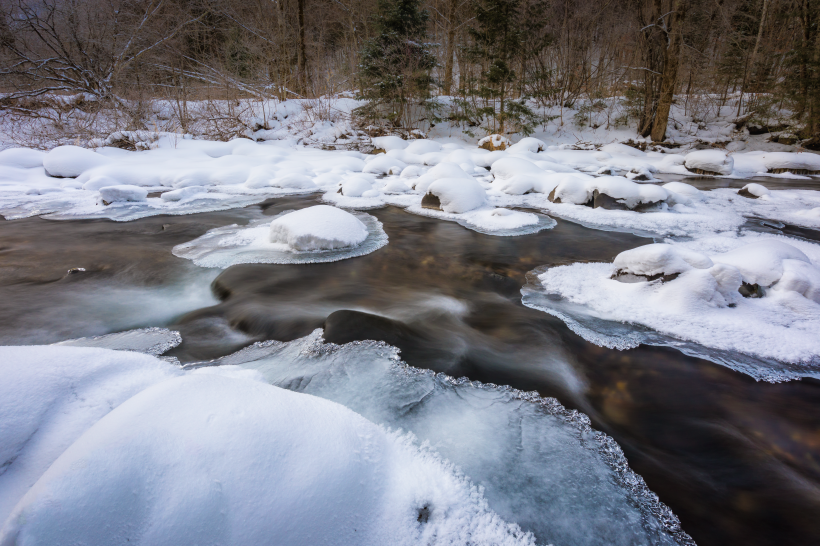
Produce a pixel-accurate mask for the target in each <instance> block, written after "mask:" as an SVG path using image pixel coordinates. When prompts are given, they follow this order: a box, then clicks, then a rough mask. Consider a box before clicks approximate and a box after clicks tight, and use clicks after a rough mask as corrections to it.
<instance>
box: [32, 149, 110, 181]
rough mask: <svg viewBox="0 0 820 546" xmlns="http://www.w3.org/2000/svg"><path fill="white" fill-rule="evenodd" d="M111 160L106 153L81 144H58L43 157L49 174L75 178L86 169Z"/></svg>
mask: <svg viewBox="0 0 820 546" xmlns="http://www.w3.org/2000/svg"><path fill="white" fill-rule="evenodd" d="M110 162H111V160H110V159H109V158H107V157H105V156H104V155H100V154H97V153H94V152H92V151H91V150H87V149H85V148H80V147H79V146H58V147H57V148H54V149H53V150H51V151H50V152H48V153H47V154H46V156H45V158H43V167H45V169H46V173H47V174H48V175H49V176H55V177H60V178H75V177H77V176H80V175H81V174H82V173H83V172H84V171H87V170H89V169H92V168H94V167H99V166H101V165H105V164H107V163H110Z"/></svg>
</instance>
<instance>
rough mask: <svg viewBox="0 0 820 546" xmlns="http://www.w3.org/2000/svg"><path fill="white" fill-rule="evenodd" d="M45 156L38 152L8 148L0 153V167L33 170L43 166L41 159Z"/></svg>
mask: <svg viewBox="0 0 820 546" xmlns="http://www.w3.org/2000/svg"><path fill="white" fill-rule="evenodd" d="M45 156H46V154H45V153H43V152H41V151H39V150H32V149H29V148H9V149H7V150H2V151H0V165H4V166H6V167H18V168H21V169H34V168H36V167H42V166H43V159H45Z"/></svg>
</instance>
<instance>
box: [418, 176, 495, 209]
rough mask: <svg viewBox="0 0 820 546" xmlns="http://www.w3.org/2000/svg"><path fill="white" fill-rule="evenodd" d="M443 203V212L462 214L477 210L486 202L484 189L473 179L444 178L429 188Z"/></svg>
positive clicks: (428, 191) (428, 190) (429, 191)
mask: <svg viewBox="0 0 820 546" xmlns="http://www.w3.org/2000/svg"><path fill="white" fill-rule="evenodd" d="M427 193H428V194H432V195H435V196H436V197H438V198H439V201H440V202H441V210H443V211H444V212H450V213H455V214H460V213H463V212H467V211H469V210H473V209H477V208H478V207H480V206H481V205H483V204H484V202H485V201H486V198H487V195H486V193H485V192H484V188H482V187H481V185H480V184H479V183H478V182H476V181H475V180H474V179H472V178H442V179H439V180H436V181H435V182H433V183H432V184H430V186H429V187H428V188H427Z"/></svg>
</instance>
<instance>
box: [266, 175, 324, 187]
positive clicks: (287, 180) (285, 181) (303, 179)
mask: <svg viewBox="0 0 820 546" xmlns="http://www.w3.org/2000/svg"><path fill="white" fill-rule="evenodd" d="M270 185H271V186H273V187H275V188H282V189H287V190H313V189H316V184H314V183H313V180H312V179H311V178H310V177H309V176H307V175H304V174H301V173H288V174H285V175H282V176H277V177H275V178H274V179H273V180H271V181H270Z"/></svg>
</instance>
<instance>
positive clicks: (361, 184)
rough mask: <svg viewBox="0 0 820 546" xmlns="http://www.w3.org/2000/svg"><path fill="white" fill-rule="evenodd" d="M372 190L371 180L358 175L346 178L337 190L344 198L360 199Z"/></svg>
mask: <svg viewBox="0 0 820 546" xmlns="http://www.w3.org/2000/svg"><path fill="white" fill-rule="evenodd" d="M372 189H373V182H372V180H371V179H370V178H368V177H366V176H362V175H358V176H350V177H348V178H346V179H345V180H344V181H343V182H342V185H341V187H340V188H339V193H341V194H342V195H344V196H346V197H361V196H362V195H363V194H364V193H366V192H368V191H370V190H372Z"/></svg>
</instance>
